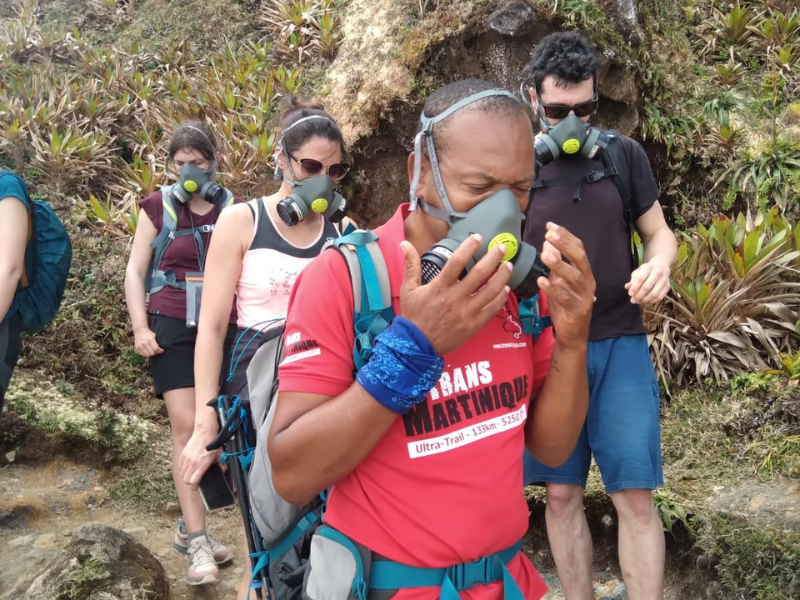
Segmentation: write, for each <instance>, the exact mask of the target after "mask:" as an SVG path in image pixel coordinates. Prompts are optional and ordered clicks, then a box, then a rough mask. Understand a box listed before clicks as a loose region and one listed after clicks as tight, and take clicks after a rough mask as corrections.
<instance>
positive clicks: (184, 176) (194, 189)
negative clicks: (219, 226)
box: [172, 163, 226, 204]
mask: <svg viewBox="0 0 800 600" xmlns="http://www.w3.org/2000/svg"><path fill="white" fill-rule="evenodd" d="M215 170H216V165H215V164H214V163H212V165H211V168H210V169H209V170H208V171H204V170H203V169H201V168H200V167H197V166H195V165H193V164H191V163H184V165H183V166H182V167H181V170H180V172H179V180H178V183H176V184H175V186H174V187H173V189H172V193H173V195H174V196H175V197H176V198H177V199H178V202H180V203H181V204H186V203H188V202H190V201H191V199H192V195H193V194H195V193H199V194H200V197H201V198H202V199H203V200H205V201H206V202H209V203H210V204H219V203H220V202H222V201H223V200H224V199H225V197H226V193H225V188H224V187H222V186H221V185H219V184H218V183H216V182H214V181H212V180H211V178H212V177H214V172H215Z"/></svg>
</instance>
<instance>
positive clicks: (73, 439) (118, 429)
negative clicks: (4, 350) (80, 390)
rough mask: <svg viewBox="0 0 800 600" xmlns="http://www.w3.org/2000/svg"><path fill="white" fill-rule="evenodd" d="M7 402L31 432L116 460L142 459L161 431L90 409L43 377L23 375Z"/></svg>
mask: <svg viewBox="0 0 800 600" xmlns="http://www.w3.org/2000/svg"><path fill="white" fill-rule="evenodd" d="M6 402H7V404H8V408H9V409H10V410H12V411H13V412H14V413H15V415H16V417H17V418H18V419H19V420H20V421H21V422H22V423H24V424H25V425H26V426H27V427H28V428H31V429H36V430H39V431H43V432H45V433H47V434H49V435H51V436H52V437H53V438H55V439H56V440H58V441H64V442H67V443H69V444H71V445H72V446H74V447H76V448H86V449H91V450H93V451H96V452H99V453H101V455H102V456H104V457H106V458H109V459H113V460H132V459H135V458H139V457H141V456H142V455H144V454H145V452H147V451H148V450H149V448H150V445H151V442H152V438H153V437H154V435H155V433H156V431H157V428H156V427H155V425H153V424H152V423H151V422H149V421H146V420H143V419H140V418H138V417H135V416H133V415H129V414H124V413H121V412H119V411H117V410H115V409H113V408H110V407H101V408H97V409H91V408H88V407H86V406H84V405H83V403H81V402H79V401H78V400H77V399H75V398H73V397H70V396H67V395H64V394H63V393H61V392H60V391H59V389H58V386H54V385H52V384H50V383H49V382H48V380H47V378H46V377H43V376H42V375H41V374H34V375H33V376H32V377H25V374H23V373H20V374H19V376H18V377H15V378H14V379H13V380H12V383H11V387H10V388H9V390H8V392H7V394H6Z"/></svg>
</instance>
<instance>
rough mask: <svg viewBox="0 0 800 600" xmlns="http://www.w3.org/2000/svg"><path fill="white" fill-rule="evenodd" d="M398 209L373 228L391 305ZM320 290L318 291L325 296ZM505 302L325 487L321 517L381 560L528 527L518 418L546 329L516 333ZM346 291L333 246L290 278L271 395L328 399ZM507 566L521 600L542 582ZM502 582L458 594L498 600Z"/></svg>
mask: <svg viewBox="0 0 800 600" xmlns="http://www.w3.org/2000/svg"><path fill="white" fill-rule="evenodd" d="M407 215H408V206H407V205H403V206H402V207H400V208H399V209H398V211H397V212H396V213H395V215H394V216H393V217H392V219H391V220H390V221H389V222H387V223H386V224H385V225H383V226H382V227H380V228H378V229H377V230H376V231H375V233H376V234H377V235H378V236H379V237H380V239H379V242H378V244H379V246H380V248H381V250H382V252H383V255H384V257H385V259H386V264H387V267H388V270H389V279H390V284H391V289H392V297H393V304H394V308H395V311H398V309H399V294H400V286H401V283H402V279H403V274H404V258H403V253H402V250H401V249H400V247H399V244H400V242H401V241H402V240H403V239H404V238H405V231H404V219H405V217H406V216H407ZM320 290H325V293H324V297H322V296H320ZM516 317H517V305H516V302H515V301H514V300H510V301H509V303H508V305H507V306H506V307H505V308H504V309H503V310H502V311H500V313H498V315H497V318H494V319H492V320H491V321H490V322H489V323H488V324H487V325H486V326H485V327H484V328H483V329H482V330H481V331H480V332H479V333H478V334H477V335H476V336H474V337H473V338H472V339H470V340H469V341H467V342H466V343H465V344H463V345H462V346H461V347H460V348H458V349H457V350H455V351H454V352H451V353H450V354H448V355H446V356H445V357H444V358H445V369H444V371H443V373H442V376H441V379H440V380H439V383H438V384H437V385H436V387H434V388H433V389H432V390H431V391H430V392H429V393H428V396H427V399H426V401H425V402H423V403H421V404H419V405H417V406H416V407H415V408H414V409H413V410H412V411H410V412H409V413H408V414H406V415H404V416H398V418H397V420H396V421H395V423H394V425H392V426H391V428H390V429H389V431H388V432H387V433H386V435H385V436H384V438H383V439H382V440H381V441H380V443H379V444H378V445H377V446H376V447H375V448H374V450H373V451H372V453H371V454H370V455H369V456H368V457H367V458H366V459H365V460H364V461H363V462H361V464H359V465H358V466H357V467H356V468H355V469H354V470H353V472H352V473H350V474H349V475H348V476H347V477H345V478H344V479H343V480H341V481H340V482H338V483H337V484H336V485H335V486H334V487H333V490H332V491H331V495H330V498H329V501H328V508H327V511H326V513H325V520H326V522H327V523H328V524H330V525H331V526H332V527H334V528H336V529H338V530H339V531H341V532H342V533H344V534H346V535H347V536H349V537H350V538H352V539H353V540H355V541H357V542H359V543H361V544H364V545H365V546H367V547H368V548H370V549H372V550H373V551H375V552H377V553H378V554H380V555H382V556H385V557H387V558H390V559H392V560H395V561H398V562H401V563H405V564H408V565H413V566H420V567H436V568H441V567H447V566H450V565H454V564H458V563H462V562H467V561H472V560H475V559H477V558H478V557H481V556H485V555H488V554H492V553H494V552H499V551H501V550H505V549H506V548H508V547H510V546H512V545H513V544H514V543H516V542H517V541H519V540H520V539H521V538H522V537H523V536H524V535H525V533H526V531H527V528H528V506H527V504H526V502H525V499H524V498H523V493H522V456H523V450H524V445H525V426H524V425H525V422H526V418H527V415H528V405H529V402H530V398H531V395H532V394H534V393H536V392H537V391H538V390H539V389H540V388H541V386H542V383H543V382H544V378H545V376H546V374H547V369H548V366H549V363H550V356H551V354H552V348H553V336H552V330H548V331H547V332H546V333H544V334H543V335H542V336H541V337H540V338H539V339H538V340H537V342H536V343H533V342H532V340H531V339H530V337H529V336H525V335H522V334H521V330H520V329H519V326H518V321H517V318H516ZM353 338H354V334H353V293H352V289H351V287H350V277H349V273H348V270H347V266H346V264H345V262H344V260H343V259H342V257H341V256H339V254H338V253H337V252H334V251H328V252H323V253H322V254H321V255H320V256H319V257H318V258H316V259H315V260H314V261H312V263H311V264H310V265H309V266H308V267H306V269H305V270H304V271H303V272H302V273H301V274H300V276H299V278H298V280H297V283H296V284H295V287H294V291H293V293H292V298H291V300H290V304H289V315H288V318H287V326H286V348H287V357H286V359H285V360H284V362H283V363H282V365H281V367H280V391H281V392H306V393H315V394H324V395H326V396H338V395H340V394H342V393H343V392H344V391H345V390H347V389H348V387H349V386H350V385H351V384H352V383H353ZM508 569H509V571H510V572H511V575H512V576H513V577H514V579H515V580H516V582H517V583H518V584H519V586H520V589H521V590H522V592H523V594H524V596H525V598H527V599H529V600H537V599H538V598H541V597H542V596H543V595H544V594H545V592H546V590H547V588H546V586H545V584H544V582H543V581H542V579H541V578H540V577H539V574H538V573H537V572H536V569H534V567H533V565H532V564H531V563H530V561H529V560H528V559H527V557H525V555H524V554H523V553H520V554H519V555H518V556H517V557H516V558H514V559H513V560H512V561H511V562H510V563H509V564H508ZM502 589H503V586H502V583H501V582H498V583H494V584H491V585H489V586H479V587H475V588H472V589H470V590H466V591H463V592H461V597H462V598H463V599H464V600H500V599H501V598H502V597H503V594H502ZM439 594H440V589H439V588H417V589H406V590H401V591H400V592H399V593H398V595H397V596H396V598H397V599H398V600H409V599H414V600H434V599H436V598H439Z"/></svg>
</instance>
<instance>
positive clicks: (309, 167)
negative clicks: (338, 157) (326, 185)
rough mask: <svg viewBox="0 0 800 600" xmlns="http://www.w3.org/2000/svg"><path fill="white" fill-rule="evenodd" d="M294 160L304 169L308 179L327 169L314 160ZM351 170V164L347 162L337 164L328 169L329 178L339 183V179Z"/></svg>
mask: <svg viewBox="0 0 800 600" xmlns="http://www.w3.org/2000/svg"><path fill="white" fill-rule="evenodd" d="M292 158H293V159H294V160H295V161H297V162H298V163H299V164H300V166H301V167H302V168H303V173H304V174H305V176H306V177H313V176H314V175H319V174H320V173H322V170H323V169H324V168H325V165H323V164H322V163H321V162H319V161H318V160H314V159H313V158H300V159H297V158H294V157H292ZM349 170H350V164H349V163H345V162H341V163H336V164H335V165H331V166H329V167H328V171H327V172H328V177H330V178H331V179H333V180H334V181H338V180H339V179H341V178H342V177H344V176H345V175H347V172H348V171H349Z"/></svg>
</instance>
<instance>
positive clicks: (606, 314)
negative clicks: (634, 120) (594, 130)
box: [524, 134, 659, 341]
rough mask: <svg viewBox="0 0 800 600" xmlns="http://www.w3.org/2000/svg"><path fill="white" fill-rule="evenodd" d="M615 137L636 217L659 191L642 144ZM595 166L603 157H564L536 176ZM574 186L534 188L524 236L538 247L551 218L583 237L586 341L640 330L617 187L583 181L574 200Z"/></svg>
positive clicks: (583, 170) (571, 173)
mask: <svg viewBox="0 0 800 600" xmlns="http://www.w3.org/2000/svg"><path fill="white" fill-rule="evenodd" d="M617 135H619V134H617ZM619 138H620V141H621V142H622V147H623V150H624V152H625V156H626V157H627V158H628V166H629V170H630V173H631V189H632V196H633V197H632V200H631V208H632V209H633V218H634V220H635V219H638V218H639V217H640V216H642V215H643V214H644V213H646V212H647V211H648V210H650V208H651V207H652V206H653V203H654V202H655V201H656V200H658V195H659V190H658V185H657V184H656V182H655V179H654V178H653V171H652V169H651V168H650V161H649V160H648V159H647V155H646V154H645V152H644V149H643V148H642V147H641V145H639V143H638V142H636V141H634V140H632V139H631V138H629V137H626V136H624V135H619ZM597 169H603V163H602V161H601V160H589V159H588V158H586V157H584V156H580V155H578V156H562V157H560V158H558V159H556V160H554V161H553V162H551V163H549V164H547V165H544V166H542V167H540V168H539V173H538V175H537V179H542V180H549V179H561V178H565V177H567V178H569V177H573V176H574V177H575V178H577V177H578V176H581V175H585V174H587V173H589V172H590V171H594V170H597ZM577 187H578V186H577V184H573V185H563V186H554V187H545V188H538V189H536V190H534V192H533V198H532V200H531V205H530V209H529V211H528V218H527V220H526V222H525V234H524V239H525V241H526V242H527V243H529V244H531V245H532V246H534V247H535V248H536V249H537V250H541V248H542V243H543V241H544V234H545V224H546V223H547V222H548V221H552V222H554V223H557V224H558V225H561V226H562V227H566V228H567V229H568V230H569V231H570V232H571V233H573V234H574V235H576V236H577V237H579V238H580V239H581V241H583V245H584V247H585V248H586V254H587V256H588V257H589V262H590V263H591V265H592V271H593V272H594V278H595V281H596V282H597V292H596V293H597V302H595V305H594V310H593V312H592V324H591V328H590V331H589V339H590V340H593V341H594V340H602V339H606V338H611V337H618V336H620V335H633V334H639V333H644V325H643V324H642V316H641V312H640V310H639V306H637V305H635V304H631V303H630V297H629V296H628V292H627V290H626V289H625V284H626V283H628V281H630V275H631V247H630V238H629V236H628V231H627V227H626V223H625V217H624V215H623V209H622V197H621V196H620V194H619V191H618V190H617V186H616V185H614V181H613V180H612V179H602V180H600V181H597V182H595V183H586V182H584V183H583V185H582V187H581V193H580V197H581V201H580V202H573V198H574V196H575V192H576V190H577Z"/></svg>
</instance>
